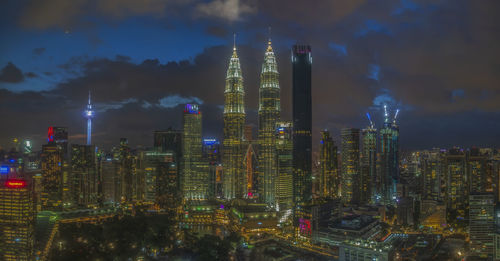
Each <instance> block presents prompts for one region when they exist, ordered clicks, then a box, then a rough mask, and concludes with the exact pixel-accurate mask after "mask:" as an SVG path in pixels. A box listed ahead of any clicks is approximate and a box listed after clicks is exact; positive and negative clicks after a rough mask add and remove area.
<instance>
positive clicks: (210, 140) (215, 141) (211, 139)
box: [203, 138, 219, 146]
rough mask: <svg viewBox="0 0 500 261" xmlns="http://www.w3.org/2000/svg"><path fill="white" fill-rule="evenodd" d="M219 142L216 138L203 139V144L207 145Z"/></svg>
mask: <svg viewBox="0 0 500 261" xmlns="http://www.w3.org/2000/svg"><path fill="white" fill-rule="evenodd" d="M218 143H219V142H218V141H217V139H213V138H210V139H203V144H205V145H207V146H209V145H214V144H218Z"/></svg>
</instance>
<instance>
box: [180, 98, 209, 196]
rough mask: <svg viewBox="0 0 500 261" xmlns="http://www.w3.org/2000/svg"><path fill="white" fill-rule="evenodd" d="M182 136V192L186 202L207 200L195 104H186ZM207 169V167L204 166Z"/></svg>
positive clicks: (206, 185) (199, 129)
mask: <svg viewBox="0 0 500 261" xmlns="http://www.w3.org/2000/svg"><path fill="white" fill-rule="evenodd" d="M183 115H184V116H183V126H184V129H183V132H182V133H183V134H182V154H183V162H184V163H183V168H184V169H183V172H182V179H181V184H182V190H183V193H184V198H185V199H187V200H202V199H207V198H208V197H207V193H208V168H205V165H206V164H204V162H202V142H201V130H202V129H201V128H202V127H201V111H199V110H198V105H196V104H186V106H185V108H184V113H183ZM206 167H208V166H206Z"/></svg>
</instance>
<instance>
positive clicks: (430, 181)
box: [422, 149, 443, 201]
mask: <svg viewBox="0 0 500 261" xmlns="http://www.w3.org/2000/svg"><path fill="white" fill-rule="evenodd" d="M442 162H443V159H442V157H441V152H440V150H439V149H435V150H432V151H429V152H425V153H422V175H423V182H422V186H423V188H422V197H423V199H428V200H434V201H442V200H443V195H442V194H441V179H442V175H443V173H442V172H443V171H442V170H443V164H442Z"/></svg>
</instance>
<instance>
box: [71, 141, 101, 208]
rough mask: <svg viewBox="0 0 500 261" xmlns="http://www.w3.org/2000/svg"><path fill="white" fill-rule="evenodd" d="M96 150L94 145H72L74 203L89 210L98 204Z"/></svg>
mask: <svg viewBox="0 0 500 261" xmlns="http://www.w3.org/2000/svg"><path fill="white" fill-rule="evenodd" d="M95 160H96V157H95V148H94V146H92V145H77V144H72V145H71V177H72V186H71V192H72V194H73V200H72V201H73V202H74V204H76V205H77V206H79V207H83V208H87V207H91V206H96V205H97V203H98V188H97V186H98V184H99V183H100V182H101V181H100V180H99V179H98V175H97V172H96V162H95Z"/></svg>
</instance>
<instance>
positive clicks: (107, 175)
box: [99, 149, 117, 205]
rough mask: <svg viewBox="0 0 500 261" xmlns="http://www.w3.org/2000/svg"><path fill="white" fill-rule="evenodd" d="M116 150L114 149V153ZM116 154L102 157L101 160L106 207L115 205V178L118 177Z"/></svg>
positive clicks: (103, 198)
mask: <svg viewBox="0 0 500 261" xmlns="http://www.w3.org/2000/svg"><path fill="white" fill-rule="evenodd" d="M114 150H115V149H113V151H114ZM113 156H114V153H113V152H111V153H108V154H103V155H101V158H100V160H99V164H100V169H101V180H102V192H101V193H102V195H101V200H102V203H103V204H105V205H108V204H111V205H113V204H114V203H115V177H116V170H115V167H116V165H117V164H116V162H115V161H116V160H115V158H114V157H113Z"/></svg>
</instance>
